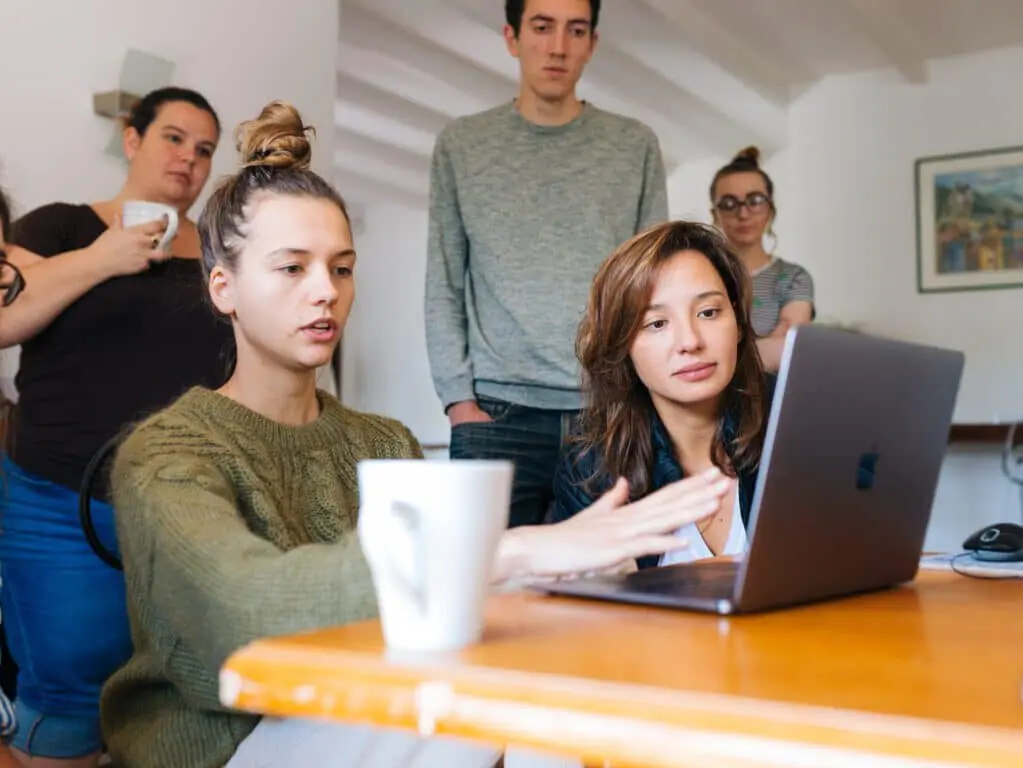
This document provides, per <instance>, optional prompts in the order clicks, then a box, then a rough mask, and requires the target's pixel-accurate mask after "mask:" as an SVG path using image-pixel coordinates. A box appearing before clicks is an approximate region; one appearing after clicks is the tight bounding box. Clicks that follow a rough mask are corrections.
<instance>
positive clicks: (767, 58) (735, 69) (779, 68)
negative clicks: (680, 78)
mask: <svg viewBox="0 0 1023 768" xmlns="http://www.w3.org/2000/svg"><path fill="white" fill-rule="evenodd" d="M640 4H641V5H646V7H647V8H649V9H651V10H653V11H654V12H656V14H657V15H658V16H660V18H662V19H663V20H665V21H668V22H670V24H671V26H670V28H669V30H668V34H670V36H671V37H672V38H674V39H675V44H676V46H678V45H679V43H681V44H682V45H683V46H685V48H687V49H689V50H691V51H694V52H696V53H699V54H701V55H702V56H704V57H706V58H708V59H710V60H712V61H714V62H715V63H717V64H718V65H719V66H721V67H722V68H723V69H724V70H726V71H727V72H730V73H731V74H732V75H733V76H734V77H736V78H738V79H739V80H741V81H742V82H744V83H746V84H747V85H748V86H749V87H750V88H752V89H753V90H755V91H757V92H758V93H759V94H760V95H761V96H763V97H764V98H765V99H767V100H768V101H770V102H772V103H774V104H776V105H778V106H782V107H784V106H786V105H788V103H789V102H790V100H791V93H790V84H792V83H798V82H810V81H813V80H815V79H816V75H815V74H814V73H813V72H812V71H809V70H807V69H806V68H805V67H803V66H801V65H799V64H798V63H796V62H793V61H792V60H791V57H790V56H789V55H788V54H787V53H786V52H784V51H772V54H771V55H767V54H765V53H762V48H761V47H760V46H756V45H750V43H749V41H748V40H744V39H743V38H741V37H740V36H738V35H736V34H735V33H734V32H732V31H731V30H730V29H728V27H727V26H726V25H724V24H722V23H721V22H720V21H719V20H717V19H716V18H714V16H713V15H712V14H711V13H710V12H709V11H707V10H704V9H703V8H701V7H699V6H697V5H696V3H694V2H693V1H692V0H641V3H640ZM676 52H677V48H676Z"/></svg>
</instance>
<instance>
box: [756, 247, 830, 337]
mask: <svg viewBox="0 0 1023 768" xmlns="http://www.w3.org/2000/svg"><path fill="white" fill-rule="evenodd" d="M793 301H808V302H810V304H813V278H812V277H810V273H809V272H807V271H806V270H805V269H803V268H802V267H801V266H799V265H798V264H793V263H792V262H789V261H783V260H782V259H779V258H774V259H771V262H770V263H769V264H767V266H764V267H761V268H760V269H758V270H757V271H756V272H754V273H753V316H752V318H751V320H752V322H753V331H754V332H755V333H756V334H757V336H770V335H771V333H772V332H773V331H774V329H775V328H777V327H778V320H779V319H780V318H781V310H782V307H784V306H785V305H786V304H789V303H791V302H793ZM814 314H816V313H814Z"/></svg>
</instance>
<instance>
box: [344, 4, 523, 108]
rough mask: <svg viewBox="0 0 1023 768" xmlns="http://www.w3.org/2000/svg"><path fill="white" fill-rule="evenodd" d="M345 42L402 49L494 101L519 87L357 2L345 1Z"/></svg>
mask: <svg viewBox="0 0 1023 768" xmlns="http://www.w3.org/2000/svg"><path fill="white" fill-rule="evenodd" d="M341 45H342V47H344V46H346V45H350V46H354V47H357V48H364V49H367V50H382V51H388V52H390V53H391V54H392V55H397V54H399V53H400V55H401V58H402V60H403V61H405V62H414V67H415V68H416V69H421V70H426V71H428V72H429V73H431V74H432V75H433V76H434V77H435V78H436V79H438V80H440V81H442V82H444V83H447V84H448V85H449V86H451V87H453V88H455V89H457V90H459V91H466V92H469V93H473V94H478V95H479V96H480V97H482V98H484V99H487V100H488V101H490V102H494V101H495V100H500V99H501V98H504V97H505V96H507V97H508V98H511V96H512V94H514V93H515V90H516V82H515V80H514V79H513V78H509V77H505V76H502V75H500V74H497V73H496V72H493V71H491V70H487V69H484V68H483V67H480V66H478V65H477V64H476V63H475V62H473V61H471V60H470V59H467V58H465V57H463V56H460V55H458V54H457V53H455V52H454V51H452V50H451V49H450V48H446V47H444V46H442V45H439V44H437V43H435V42H433V41H431V40H427V39H425V38H424V37H422V36H420V35H417V34H415V33H413V32H410V31H409V30H407V29H404V28H402V27H401V26H400V25H398V24H396V23H394V22H393V21H390V20H387V19H384V18H382V17H381V16H378V15H377V14H376V13H373V12H371V11H369V10H367V9H366V8H365V7H363V6H362V5H359V4H356V3H347V4H346V5H345V8H344V13H343V16H342V24H341Z"/></svg>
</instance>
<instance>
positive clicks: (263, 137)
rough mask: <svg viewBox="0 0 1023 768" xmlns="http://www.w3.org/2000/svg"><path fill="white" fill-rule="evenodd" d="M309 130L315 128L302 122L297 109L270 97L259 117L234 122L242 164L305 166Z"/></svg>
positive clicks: (308, 158)
mask: <svg viewBox="0 0 1023 768" xmlns="http://www.w3.org/2000/svg"><path fill="white" fill-rule="evenodd" d="M310 133H312V134H315V133H316V131H315V129H314V128H313V127H312V126H309V125H306V124H305V123H303V122H302V116H301V115H300V114H299V113H298V110H297V109H295V108H294V107H293V106H291V105H290V104H288V103H286V102H283V101H271V102H270V103H269V104H267V105H266V106H265V107H263V111H262V112H260V113H259V117H257V118H256V119H255V120H246V121H245V122H244V123H242V124H241V125H239V126H238V130H237V132H236V133H235V141H236V143H237V146H238V154H239V155H241V160H242V167H244V168H253V167H264V168H308V167H309V164H310V163H311V162H312V159H313V150H312V145H311V144H310V143H309V138H308V136H307V134H310Z"/></svg>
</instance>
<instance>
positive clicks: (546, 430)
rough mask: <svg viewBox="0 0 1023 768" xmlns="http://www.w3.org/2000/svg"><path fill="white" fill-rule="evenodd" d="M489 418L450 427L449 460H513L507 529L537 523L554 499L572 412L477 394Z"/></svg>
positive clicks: (573, 415) (481, 406) (540, 520)
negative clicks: (556, 473)
mask: <svg viewBox="0 0 1023 768" xmlns="http://www.w3.org/2000/svg"><path fill="white" fill-rule="evenodd" d="M477 402H478V403H479V406H480V408H482V409H483V410H484V411H486V412H487V414H488V415H489V416H490V418H492V419H493V421H478V422H469V423H466V424H459V425H458V426H457V427H453V428H452V429H451V458H452V459H507V460H510V461H511V462H513V463H514V464H515V480H514V482H513V484H512V501H511V512H510V514H509V518H508V527H509V528H515V527H516V526H520V525H539V524H540V523H543V522H544V520H545V519H546V517H547V510H548V507H550V505H551V502H552V501H553V500H554V470H555V468H556V467H557V465H558V456H559V454H560V452H561V444H562V442H563V441H564V440H565V438H566V437H567V436H568V434H569V431H570V430H571V429H572V427H573V425H574V423H575V419H576V416H577V414H578V412H577V411H548V410H543V409H540V408H530V407H528V406H525V405H514V404H513V403H506V402H504V401H502V400H491V399H490V398H484V397H481V398H478V399H477Z"/></svg>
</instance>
